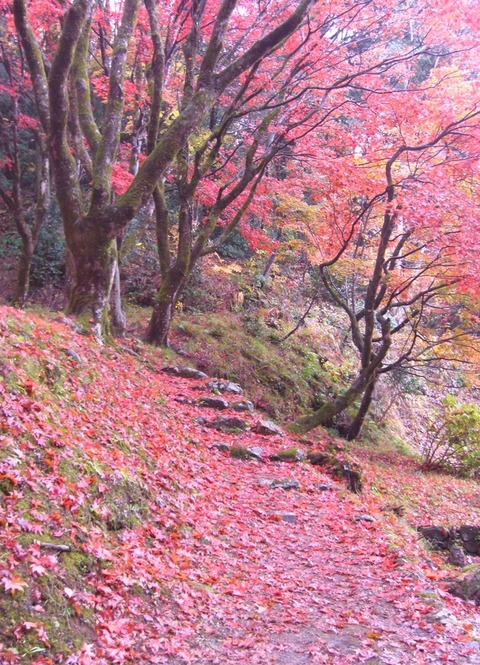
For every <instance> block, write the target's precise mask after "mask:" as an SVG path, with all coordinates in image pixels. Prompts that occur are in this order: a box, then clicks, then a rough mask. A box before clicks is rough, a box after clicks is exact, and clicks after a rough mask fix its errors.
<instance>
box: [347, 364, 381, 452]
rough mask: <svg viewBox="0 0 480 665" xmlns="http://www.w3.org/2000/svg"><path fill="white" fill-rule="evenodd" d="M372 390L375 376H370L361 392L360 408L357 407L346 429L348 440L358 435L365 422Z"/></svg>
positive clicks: (371, 398) (370, 402)
mask: <svg viewBox="0 0 480 665" xmlns="http://www.w3.org/2000/svg"><path fill="white" fill-rule="evenodd" d="M374 391H375V376H374V377H373V378H372V380H371V381H370V383H369V384H368V386H367V388H366V390H365V392H364V393H363V397H362V401H361V403H360V408H359V409H358V411H357V414H356V416H355V418H354V419H353V420H352V422H351V424H350V426H349V428H348V430H347V439H348V441H353V440H354V439H356V438H357V437H358V436H359V435H360V433H361V431H362V428H363V424H364V422H365V418H366V416H367V413H368V411H369V409H370V406H371V404H372V400H373V393H374Z"/></svg>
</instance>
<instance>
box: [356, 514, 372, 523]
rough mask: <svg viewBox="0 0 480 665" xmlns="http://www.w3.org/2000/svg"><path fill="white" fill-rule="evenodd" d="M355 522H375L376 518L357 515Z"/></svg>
mask: <svg viewBox="0 0 480 665" xmlns="http://www.w3.org/2000/svg"><path fill="white" fill-rule="evenodd" d="M355 522H375V518H374V517H372V516H371V515H367V514H365V515H356V517H355Z"/></svg>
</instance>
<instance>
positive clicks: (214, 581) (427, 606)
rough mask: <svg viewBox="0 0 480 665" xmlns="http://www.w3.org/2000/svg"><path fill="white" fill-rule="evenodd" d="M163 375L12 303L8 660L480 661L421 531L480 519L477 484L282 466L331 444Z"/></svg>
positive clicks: (2, 314)
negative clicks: (351, 482) (357, 479)
mask: <svg viewBox="0 0 480 665" xmlns="http://www.w3.org/2000/svg"><path fill="white" fill-rule="evenodd" d="M164 362H165V360H164V358H163V357H162V355H161V353H160V352H159V351H158V350H155V349H151V348H149V347H146V346H143V345H142V344H140V343H138V342H135V341H132V340H130V341H127V342H125V343H124V344H122V345H121V346H108V345H105V346H103V347H101V346H98V345H97V344H95V343H93V342H92V341H91V340H90V339H88V338H86V337H84V336H82V335H79V334H77V333H76V332H75V331H74V330H72V329H71V328H70V327H69V326H68V325H67V324H66V323H65V322H56V321H53V320H52V319H51V318H50V319H49V318H46V317H45V316H43V317H39V316H37V315H35V314H33V313H28V312H27V313H25V312H19V311H17V310H14V309H11V308H6V307H3V308H0V525H1V527H2V528H1V531H0V616H1V617H2V618H1V619H0V663H1V664H2V665H6V664H7V663H28V664H31V663H35V664H36V665H53V664H57V663H66V664H67V665H107V664H108V665H110V664H112V665H113V664H115V663H116V664H127V663H128V664H132V665H133V664H140V663H145V664H147V663H159V664H161V663H164V664H166V665H170V664H171V665H177V664H178V665H180V664H183V663H192V664H196V665H213V664H219V665H223V664H227V663H243V664H247V665H248V664H251V665H254V664H260V665H267V664H278V665H303V664H316V663H329V664H332V665H333V664H337V663H338V664H340V663H342V664H345V663H355V664H363V663H365V664H366V663H369V664H371V665H373V664H377V663H378V664H384V663H385V664H387V663H390V664H395V665H397V664H403V663H405V664H409V665H420V664H422V663H444V662H445V663H455V664H463V663H465V664H466V663H472V664H474V663H480V615H479V613H478V609H477V608H476V607H475V605H474V604H473V603H470V602H465V601H462V600H459V599H457V598H454V597H453V596H451V595H450V594H449V593H448V592H447V591H446V588H445V580H447V579H448V578H449V577H452V576H454V575H456V574H458V569H457V570H456V569H453V568H451V567H450V566H448V565H447V564H446V562H445V559H444V558H442V557H440V556H439V555H437V554H435V553H433V552H431V551H429V550H428V549H427V548H426V546H425V544H424V543H423V541H422V540H421V539H420V538H419V535H418V533H417V532H416V531H415V527H417V526H420V525H425V524H432V523H433V524H441V525H444V526H451V525H459V524H462V523H463V524H465V523H466V524H472V523H476V522H477V521H478V510H479V508H480V493H479V491H478V483H476V482H474V481H469V480H461V479H456V478H452V477H449V476H442V475H438V474H428V475H427V474H423V473H422V471H421V469H420V466H419V463H418V462H417V461H415V460H414V459H412V458H406V457H403V456H402V455H400V454H399V453H398V452H395V451H394V450H393V448H392V447H391V446H390V447H389V446H388V442H387V443H386V444H385V446H383V447H382V448H380V449H377V450H370V449H368V448H366V447H362V446H358V445H357V446H355V447H353V446H350V445H349V447H348V450H345V453H346V454H348V456H349V458H350V459H353V460H355V461H357V462H359V463H360V464H361V466H362V468H363V475H364V489H363V493H362V494H360V495H357V494H353V493H351V492H349V491H348V490H347V488H346V487H345V484H344V481H339V480H335V479H333V478H332V477H331V476H330V475H327V473H326V472H327V470H326V469H324V468H322V467H319V466H313V465H311V464H308V463H305V462H304V461H302V462H292V461H290V462H280V461H271V460H270V459H269V455H270V454H276V453H278V452H279V451H280V450H291V449H292V448H297V449H298V450H301V451H305V452H308V451H311V450H319V451H323V450H325V448H326V447H327V446H328V445H331V444H332V439H331V437H330V436H329V435H328V434H326V433H322V432H317V433H315V434H314V435H313V436H312V437H309V438H308V439H298V437H293V436H292V435H289V434H288V433H285V432H282V433H278V434H274V435H271V436H265V435H261V434H257V433H255V432H254V431H253V429H252V427H253V426H254V425H255V424H256V423H257V422H258V421H259V420H261V419H263V418H264V416H262V414H261V413H259V412H254V413H251V414H247V415H245V414H239V413H237V412H236V411H233V410H231V409H225V410H224V411H221V412H217V411H215V410H213V409H209V408H205V407H201V406H200V405H199V399H200V398H202V397H205V396H210V397H211V396H212V392H211V391H210V389H209V388H208V387H207V385H206V384H207V379H186V378H181V377H178V376H171V375H168V374H166V373H164V372H163V371H162V366H163V364H164ZM223 397H224V398H226V399H227V400H228V401H229V402H230V403H232V402H234V401H237V400H238V399H239V398H238V397H236V396H233V395H228V394H226V395H223ZM245 398H246V399H248V395H244V396H242V399H245ZM224 416H230V417H236V418H238V417H241V418H243V419H244V420H245V421H246V424H247V428H246V429H245V430H241V428H240V427H238V428H237V429H236V430H235V431H233V432H219V431H216V430H215V429H213V428H212V427H209V425H210V423H211V421H213V420H215V419H216V418H218V417H224ZM199 418H200V419H204V420H200V422H199V421H198V419H199ZM219 443H220V444H225V445H224V446H220V447H217V446H218V444H219ZM227 446H229V447H230V448H227ZM232 447H233V451H234V454H233V455H232ZM251 447H255V448H259V449H260V451H258V450H256V451H255V456H256V457H260V458H261V459H256V458H252V457H247V458H245V459H242V457H245V454H244V453H245V450H246V449H248V448H251ZM340 447H341V448H343V449H344V448H345V444H343V443H342V444H340ZM260 453H261V454H260ZM235 455H236V456H235ZM274 481H291V484H292V485H294V487H293V488H292V489H290V490H285V489H283V488H282V487H281V486H279V487H275V482H274ZM272 483H273V486H272ZM392 506H394V507H398V506H401V507H402V513H403V514H402V515H401V516H398V515H397V514H396V513H395V512H394V511H392V510H390V508H391V507H392Z"/></svg>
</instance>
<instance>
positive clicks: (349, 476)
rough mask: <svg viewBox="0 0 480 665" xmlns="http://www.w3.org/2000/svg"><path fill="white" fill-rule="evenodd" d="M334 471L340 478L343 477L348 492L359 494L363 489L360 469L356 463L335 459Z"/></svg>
mask: <svg viewBox="0 0 480 665" xmlns="http://www.w3.org/2000/svg"><path fill="white" fill-rule="evenodd" d="M334 472H335V473H336V475H337V476H340V478H345V480H346V481H347V488H348V489H349V490H350V492H354V493H355V494H361V493H362V489H363V481H362V470H361V469H360V467H359V466H358V465H352V464H350V462H346V461H341V460H336V461H335V463H334Z"/></svg>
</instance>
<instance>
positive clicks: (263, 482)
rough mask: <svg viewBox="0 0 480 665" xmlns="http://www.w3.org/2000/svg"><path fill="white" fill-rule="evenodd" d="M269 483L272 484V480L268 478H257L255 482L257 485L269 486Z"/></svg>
mask: <svg viewBox="0 0 480 665" xmlns="http://www.w3.org/2000/svg"><path fill="white" fill-rule="evenodd" d="M271 484H272V481H271V480H269V479H268V478H259V479H258V482H257V485H258V486H259V487H270V486H271Z"/></svg>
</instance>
